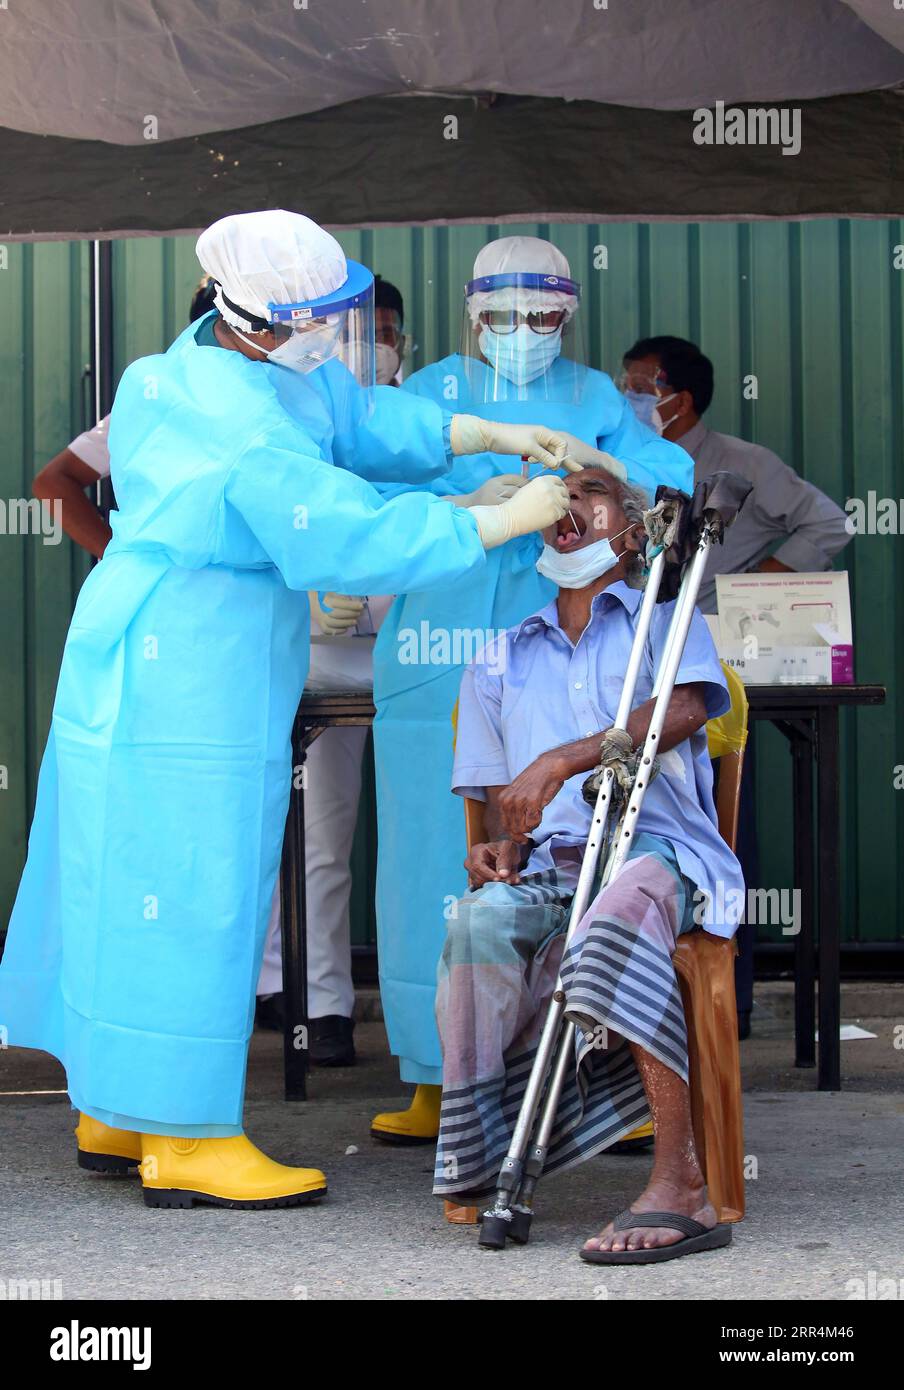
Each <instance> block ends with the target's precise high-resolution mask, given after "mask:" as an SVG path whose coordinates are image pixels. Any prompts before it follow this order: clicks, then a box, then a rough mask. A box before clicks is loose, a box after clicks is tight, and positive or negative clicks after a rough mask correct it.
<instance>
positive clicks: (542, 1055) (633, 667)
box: [480, 485, 749, 1250]
mask: <svg viewBox="0 0 904 1390" xmlns="http://www.w3.org/2000/svg"><path fill="white" fill-rule="evenodd" d="M701 487H704V489H705V485H701ZM748 490H749V489H748ZM745 495H746V494H745ZM732 500H733V502H736V499H732ZM695 501H696V498H695ZM741 501H743V496H742V497H741ZM701 502H703V503H705V491H704V493H703V494H702V497H701ZM739 505H740V503H737V505H736V506H735V510H736V509H737V506H739ZM726 510H727V511H728V512H729V513H730V514H729V516H728V520H727V522H726V521H725V520H724V519H723V517H722V516H720V515H719V513H718V511H717V510H716V511H714V510H712V509H706V508H705V506H704V507H703V508H702V516H701V518H700V534H699V539H698V541H697V545H696V550H695V553H694V556H693V559H692V561H691V563H690V566H689V567H688V569H687V570H686V571H685V575H684V578H683V580H682V583H681V588H680V591H679V594H678V599H677V602H676V605H675V610H674V612H673V615H672V619H671V622H670V625H669V632H668V636H667V639H666V646H665V651H664V653H663V657H662V661H661V663H660V669H659V672H658V673H657V676H656V678H655V682H654V687H653V698H655V700H656V704H655V706H654V708H653V714H652V717H651V720H650V725H649V728H648V730H647V736H646V739H645V741H644V747H643V751H642V754H641V757H640V760H639V762H638V768H637V774H636V776H635V780H634V785H633V787H632V790H631V794H630V796H629V797H628V799H627V804H626V806H625V809H624V812H623V814H622V817H621V820H620V823H619V826H618V829H617V833H616V838H615V842H614V844H613V845H612V848H611V850H610V852H609V855H608V860H607V863H606V866H605V870H604V875H603V881H604V882H609V881H610V880H611V879H612V878H613V877H614V876H615V875H616V874H617V873H619V871H620V870H621V868H622V866H623V864H624V862H625V859H626V857H627V854H628V851H629V849H630V846H631V843H632V840H633V836H634V832H635V827H636V825H637V820H638V817H639V815H640V809H641V805H642V803H643V798H644V794H645V792H646V788H647V785H648V783H649V780H650V778H649V776H648V773H649V770H650V769H651V768H652V766H653V759H654V757H655V755H656V751H657V748H658V742H659V738H660V735H661V733H662V727H663V725H664V723H665V717H666V713H667V711H668V704H669V700H670V699H671V694H672V689H673V687H674V683H675V677H676V675H677V672H678V666H679V663H680V661H681V657H682V654H683V652H684V646H685V643H686V641H687V634H688V630H689V628H690V624H691V621H692V618H693V613H694V606H695V604H696V600H697V595H698V593H699V590H700V584H701V582H702V579H703V573H704V569H705V566H706V560H707V556H708V552H709V548H710V546H711V545H712V544H714V543H716V542H717V541H721V539H722V534H723V531H724V526H725V525H726V524H728V523H730V521H731V520H732V519H733V516H734V511H732V510H731V507H728V508H727V509H726ZM663 563H664V556H663V554H662V552H661V551H660V553H659V554H658V555H657V556H656V559H655V560H654V562H653V567H652V569H651V572H650V577H649V579H648V582H647V590H646V592H645V594H644V601H643V603H642V605H641V611H640V616H639V620H638V626H637V631H636V634H635V640H634V643H633V645H632V649H631V656H630V658H629V662H628V669H627V671H626V673H625V681H624V685H623V687H622V695H621V699H620V700H619V706H618V710H617V714H616V721H615V725H614V727H616V728H624V727H625V725H626V723H627V719H628V716H629V714H630V713H631V709H632V705H633V698H634V689H635V686H636V682H637V673H638V670H639V667H640V661H641V659H642V656H643V649H644V646H645V644H646V638H647V634H648V631H649V624H650V619H651V617H652V611H653V607H654V605H655V602H656V598H657V596H658V592H659V588H660V586H661V581H662V573H663ZM651 591H652V597H649V596H650V594H651ZM648 598H649V603H648V601H647V600H648ZM641 634H642V640H640V638H641ZM613 783H614V774H613V773H612V771H611V769H609V768H606V769H605V770H604V773H603V777H602V781H601V786H600V790H599V794H598V796H597V802H596V806H595V808H594V814H593V821H592V824H591V834H590V838H589V840H588V843H587V849H586V850H585V853H584V859H583V861H582V864H581V872H580V876H579V878H578V885H577V888H576V890H575V895H574V899H573V901H572V909H571V913H570V916H569V925H568V930H567V932H566V937H565V943H564V947H563V953H562V958H563V960H564V959H565V955H566V952H567V950H568V944H569V941H570V939H571V937H572V934H573V932H574V930H575V928H576V926H577V923H578V922H579V921H580V920H581V918H582V917H583V915H584V913H585V912H586V911H587V908H588V906H589V904H590V894H591V892H592V890H593V886H594V882H595V878H596V866H597V863H598V860H599V851H600V842H601V839H602V834H603V831H604V830H605V827H606V824H607V822H608V819H609V815H610V813H611V809H612V793H613ZM564 1010H565V993H564V990H563V988H562V980H561V976H560V977H559V979H558V980H557V981H556V988H555V990H554V992H553V997H552V1000H551V1002H550V1007H549V1012H548V1014H547V1018H546V1022H545V1024H544V1028H543V1033H542V1035H541V1039H540V1043H539V1045H538V1049H537V1054H536V1057H535V1059H534V1065H533V1067H532V1070H531V1075H530V1078H529V1081H528V1085H527V1088H526V1090H525V1095H524V1099H523V1101H522V1106H521V1111H520V1112H519V1115H518V1120H517V1122H516V1125H515V1131H514V1133H513V1135H512V1141H511V1144H510V1146H509V1151H508V1153H507V1155H506V1157H505V1159H504V1160H503V1164H502V1168H501V1170H500V1174H499V1182H498V1186H497V1192H496V1200H495V1203H494V1205H493V1207H492V1208H491V1209H490V1210H488V1211H486V1212H485V1213H484V1215H483V1219H482V1225H481V1232H480V1244H481V1245H482V1246H483V1247H484V1248H486V1249H496V1250H498V1249H502V1248H503V1246H504V1245H505V1240H506V1237H509V1238H510V1239H512V1240H514V1241H515V1242H516V1243H518V1244H525V1243H526V1241H527V1240H528V1238H529V1233H530V1223H531V1220H532V1216H533V1211H532V1207H531V1200H532V1197H533V1193H534V1190H535V1188H536V1185H537V1183H538V1181H539V1179H540V1176H541V1175H542V1172H543V1169H544V1166H545V1163H546V1157H547V1153H548V1148H549V1142H550V1138H551V1135H552V1129H553V1125H554V1123H555V1116H556V1111H557V1109H558V1103H559V1098H560V1095H561V1091H562V1086H563V1084H564V1080H565V1075H566V1071H567V1067H568V1064H569V1059H570V1057H571V1055H572V1052H573V1046H574V1032H575V1026H574V1024H573V1023H570V1022H567V1023H566V1022H564ZM563 1024H564V1026H563ZM560 1032H561V1036H560ZM557 1040H558V1049H557V1050H556V1043H557ZM554 1050H555V1053H556V1055H555V1062H554V1064H553V1069H552V1074H551V1077H550V1080H549V1086H548V1089H547V1091H546V1096H545V1100H544V1103H543V1111H542V1114H541V1117H540V1123H539V1127H538V1130H537V1134H536V1138H535V1139H534V1142H533V1143H532V1144H530V1151H529V1152H528V1145H529V1143H530V1136H531V1133H532V1131H533V1127H534V1121H535V1118H536V1113H537V1110H538V1108H539V1105H540V1098H541V1095H542V1092H543V1086H544V1082H545V1079H546V1073H547V1070H548V1068H549V1063H550V1060H551V1058H552V1055H553V1052H554Z"/></svg>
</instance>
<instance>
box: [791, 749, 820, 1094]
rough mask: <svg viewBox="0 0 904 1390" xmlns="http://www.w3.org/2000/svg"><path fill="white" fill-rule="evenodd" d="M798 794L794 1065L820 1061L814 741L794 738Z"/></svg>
mask: <svg viewBox="0 0 904 1390" xmlns="http://www.w3.org/2000/svg"><path fill="white" fill-rule="evenodd" d="M791 757H792V760H793V761H792V768H793V773H792V777H793V782H792V785H793V797H794V883H795V885H796V887H797V888H798V889H799V890H800V923H799V925H800V931H799V932H798V935H797V938H796V940H795V942H794V1065H795V1066H796V1067H815V1065H816V973H815V969H814V966H815V956H816V952H815V942H814V938H813V862H814V844H813V745H812V742H811V740H810V738H808V737H806V736H805V735H804V734H803V733H802V732H801V731H798V732H797V733H796V734H794V736H793V737H792V740H791Z"/></svg>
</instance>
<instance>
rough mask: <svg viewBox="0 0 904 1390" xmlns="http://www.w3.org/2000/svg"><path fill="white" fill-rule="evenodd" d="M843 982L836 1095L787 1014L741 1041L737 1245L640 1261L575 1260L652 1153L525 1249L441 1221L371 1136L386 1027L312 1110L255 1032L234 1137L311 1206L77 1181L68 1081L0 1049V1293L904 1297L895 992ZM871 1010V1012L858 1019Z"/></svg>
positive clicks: (903, 1075) (571, 1185) (368, 1038)
mask: <svg viewBox="0 0 904 1390" xmlns="http://www.w3.org/2000/svg"><path fill="white" fill-rule="evenodd" d="M856 988H857V989H858V990H859V991H860V993H858V994H857V995H856V997H854V996H853V995H851V996H850V999H849V1002H850V1003H851V1005H853V1006H854V1007H855V1009H856V1010H857V1012H855V1013H854V1014H851V1013H850V1012H849V1010H848V1006H847V1002H846V1006H845V1017H846V1018H847V1019H849V1020H851V1021H853V1018H857V1019H858V1021H859V1022H860V1023H861V1024H862V1026H863V1027H865V1028H867V1029H869V1030H870V1031H872V1032H874V1033H876V1034H878V1037H877V1038H876V1039H875V1040H857V1041H851V1042H845V1043H843V1044H842V1065H843V1075H844V1087H845V1089H844V1090H843V1091H842V1092H841V1093H839V1094H821V1093H819V1092H817V1091H815V1090H814V1089H813V1087H814V1085H815V1074H814V1073H813V1072H812V1071H797V1070H795V1068H794V1067H793V1066H792V1065H791V1064H792V1061H793V1057H792V1044H791V1041H790V1038H789V1037H788V1036H786V1033H787V1027H786V1022H785V1021H783V1019H782V1017H781V1014H782V1008H783V1007H784V1006H781V1007H776V1008H775V1009H772V1010H771V1011H770V1006H769V1001H768V999H767V1000H766V1003H765V1005H764V1007H762V1008H761V1010H760V1015H759V1020H758V1022H757V1023H756V1024H755V1026H756V1028H757V1029H758V1033H757V1035H755V1036H754V1037H753V1038H751V1039H750V1040H749V1041H747V1042H745V1043H744V1044H743V1047H742V1060H743V1068H744V1082H745V1093H746V1094H745V1102H746V1125H747V1129H746V1145H745V1147H746V1152H747V1154H748V1155H749V1167H750V1168H751V1170H752V1171H755V1173H756V1176H755V1177H751V1180H750V1181H749V1182H748V1216H747V1219H746V1220H745V1221H744V1222H743V1223H742V1224H741V1225H739V1226H736V1227H735V1230H734V1244H733V1246H732V1247H731V1248H730V1249H729V1250H725V1251H718V1252H714V1253H712V1254H707V1255H703V1256H689V1257H687V1258H685V1259H681V1260H676V1261H674V1262H672V1263H669V1264H665V1265H658V1266H650V1267H646V1268H643V1267H641V1268H634V1269H630V1268H622V1269H608V1270H607V1269H602V1268H596V1267H593V1266H589V1265H585V1264H583V1263H582V1262H581V1261H579V1260H578V1258H577V1249H578V1247H579V1246H580V1244H581V1243H582V1241H583V1240H584V1239H585V1238H586V1237H587V1236H589V1235H591V1234H593V1233H594V1232H595V1231H597V1230H598V1229H599V1228H600V1227H601V1226H602V1224H603V1223H604V1221H605V1220H607V1219H608V1218H609V1217H610V1216H611V1215H612V1214H613V1213H615V1212H617V1211H619V1210H621V1209H622V1207H624V1206H626V1205H627V1204H628V1203H629V1202H630V1201H631V1200H632V1199H633V1198H634V1196H635V1195H636V1194H637V1192H638V1191H639V1190H640V1188H641V1186H642V1183H643V1179H644V1175H645V1173H646V1171H647V1168H648V1165H649V1157H648V1156H634V1157H630V1158H616V1157H607V1156H605V1155H604V1156H602V1157H600V1158H598V1159H595V1160H592V1161H591V1162H589V1163H586V1164H584V1165H583V1166H582V1167H581V1168H579V1169H577V1170H576V1171H575V1172H572V1173H567V1174H564V1175H562V1176H560V1177H557V1178H552V1179H550V1180H549V1181H548V1182H547V1183H546V1184H545V1185H544V1186H543V1187H542V1189H541V1197H540V1201H539V1203H538V1213H539V1214H538V1216H537V1218H536V1220H535V1222H534V1233H533V1237H532V1240H531V1243H530V1245H529V1246H527V1247H525V1248H521V1249H518V1248H515V1247H509V1248H508V1249H506V1250H505V1251H504V1252H502V1253H492V1252H485V1251H481V1250H479V1249H478V1248H477V1245H476V1236H475V1233H474V1231H473V1229H468V1228H461V1227H458V1228H456V1227H449V1226H447V1225H446V1224H445V1222H444V1221H443V1219H442V1212H441V1204H440V1203H439V1202H438V1201H437V1200H436V1199H434V1198H433V1197H431V1195H430V1172H431V1153H430V1151H429V1149H398V1148H391V1147H386V1146H383V1145H381V1144H377V1143H375V1142H373V1141H372V1140H371V1139H370V1138H369V1134H368V1128H369V1121H370V1119H371V1117H372V1115H373V1114H374V1113H375V1112H376V1111H378V1110H384V1109H391V1108H398V1107H399V1106H400V1105H402V1104H404V1103H405V1101H404V1091H405V1088H403V1087H401V1086H400V1084H399V1082H398V1080H397V1072H396V1070H395V1067H394V1065H393V1063H392V1060H391V1058H390V1057H389V1056H388V1053H387V1048H386V1038H385V1034H384V1032H383V1027H382V1024H381V1023H379V1022H378V1021H373V1022H368V1023H362V1024H360V1025H359V1027H358V1031H357V1042H358V1048H359V1056H360V1062H359V1065H358V1066H357V1067H354V1068H349V1069H342V1070H335V1071H322V1070H321V1071H317V1072H315V1073H314V1074H313V1077H312V1082H311V1087H310V1099H309V1100H308V1101H307V1102H305V1103H304V1104H295V1105H286V1104H284V1103H283V1101H282V1099H281V1040H280V1039H279V1038H278V1037H277V1036H276V1035H274V1034H266V1033H264V1034H261V1033H259V1034H256V1035H255V1038H254V1042H253V1046H252V1052H251V1063H250V1070H249V1082H248V1104H247V1110H246V1125H247V1130H248V1133H249V1134H250V1136H251V1137H252V1138H253V1139H254V1140H255V1142H256V1143H258V1144H259V1145H260V1146H261V1147H262V1148H263V1149H264V1150H265V1151H266V1152H267V1153H268V1154H270V1155H272V1157H274V1158H277V1159H280V1160H282V1161H284V1162H288V1163H293V1162H299V1163H304V1164H308V1165H316V1166H318V1167H321V1168H323V1169H324V1170H325V1171H326V1173H327V1176H328V1179H329V1182H330V1196H329V1198H328V1200H327V1201H325V1202H324V1203H322V1204H320V1205H319V1206H316V1207H306V1208H304V1207H303V1208H292V1209H288V1210H282V1211H269V1212H268V1211H227V1210H222V1209H218V1208H211V1207H199V1208H195V1209H193V1210H191V1211H160V1210H151V1209H148V1208H146V1207H145V1206H144V1204H143V1202H142V1200H141V1195H140V1190H139V1185H138V1182H137V1181H136V1180H134V1179H117V1178H105V1177H101V1176H97V1175H91V1174H88V1173H85V1172H82V1171H81V1170H79V1169H78V1168H77V1167H76V1164H75V1141H74V1139H73V1137H72V1132H71V1131H72V1127H73V1125H74V1123H75V1117H74V1115H73V1113H72V1112H71V1110H70V1108H69V1104H68V1100H67V1099H66V1097H65V1096H64V1095H60V1094H53V1093H54V1092H58V1091H59V1088H60V1087H61V1086H62V1084H63V1076H62V1070H61V1068H60V1067H59V1066H58V1065H57V1063H55V1062H54V1061H53V1060H52V1059H51V1058H49V1057H47V1056H46V1055H45V1054H41V1053H30V1052H24V1051H21V1050H18V1049H14V1048H10V1049H8V1050H7V1051H6V1052H3V1053H0V1093H2V1094H0V1134H2V1144H3V1158H4V1162H3V1164H2V1166H0V1283H2V1282H5V1281H11V1280H20V1279H43V1280H47V1279H49V1280H60V1281H61V1290H60V1291H61V1296H62V1297H63V1298H66V1299H109V1298H116V1299H143V1298H149V1299H160V1298H164V1299H301V1298H309V1299H378V1300H382V1299H502V1300H505V1299H537V1298H542V1299H548V1298H556V1299H604V1298H609V1299H644V1298H652V1299H754V1300H761V1299H762V1300H775V1299H782V1300H790V1301H798V1300H813V1299H820V1298H828V1299H836V1300H847V1299H849V1298H851V1296H852V1295H856V1293H857V1292H858V1291H859V1290H860V1287H861V1285H860V1284H859V1283H857V1282H856V1281H862V1285H863V1288H864V1290H866V1291H867V1292H868V1290H869V1287H870V1284H869V1280H870V1276H871V1273H872V1279H873V1284H875V1281H876V1280H883V1279H894V1280H897V1281H900V1282H899V1284H898V1288H899V1290H900V1292H899V1295H898V1296H899V1297H902V1298H904V1193H902V1184H901V1153H902V1148H904V1142H902V1141H904V1051H901V1050H899V1049H898V1048H896V1047H895V1045H894V1043H895V1034H894V1026H895V1023H896V1022H897V1023H901V1022H904V1004H902V1006H901V1008H900V1009H899V1010H898V1016H897V1019H896V1018H895V1017H894V1010H895V1007H896V1006H897V1004H898V1003H901V1000H900V994H901V990H900V987H896V992H895V995H894V998H893V999H892V1002H891V1003H889V998H890V996H889V992H888V989H887V987H886V988H885V989H884V991H881V990H880V991H879V992H874V993H872V994H871V992H870V991H871V987H856ZM864 991H865V992H864ZM774 993H775V992H774V991H773V994H774ZM780 995H781V991H779V995H778V998H779V1005H781V998H780ZM770 997H771V996H770ZM870 1007H873V1008H876V1009H881V1010H882V1013H881V1015H880V1016H877V1017H872V1018H870V1017H869V1016H867V1014H865V1013H863V1012H861V1010H863V1009H869V1008H870ZM785 1013H787V1010H785ZM41 1092H50V1093H51V1094H41ZM884 1287H885V1288H888V1285H885V1286H884ZM874 1296H875V1295H874Z"/></svg>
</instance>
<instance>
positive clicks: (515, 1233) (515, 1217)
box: [508, 1211, 534, 1245]
mask: <svg viewBox="0 0 904 1390" xmlns="http://www.w3.org/2000/svg"><path fill="white" fill-rule="evenodd" d="M533 1219H534V1214H533V1212H532V1211H513V1212H512V1219H511V1221H510V1222H509V1223H508V1234H509V1239H510V1240H513V1241H514V1242H515V1244H516V1245H526V1244H527V1242H528V1241H529V1240H530V1223H531V1222H532V1221H533Z"/></svg>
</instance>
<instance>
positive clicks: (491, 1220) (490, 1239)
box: [478, 1212, 509, 1250]
mask: <svg viewBox="0 0 904 1390" xmlns="http://www.w3.org/2000/svg"><path fill="white" fill-rule="evenodd" d="M508 1233H509V1222H508V1221H506V1220H505V1219H504V1217H501V1216H494V1215H493V1214H492V1212H487V1213H486V1214H485V1215H484V1218H483V1220H482V1221H481V1223H480V1237H479V1240H478V1244H479V1245H481V1246H483V1248H484V1250H504V1249H505V1238H506V1236H507V1235H508Z"/></svg>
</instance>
